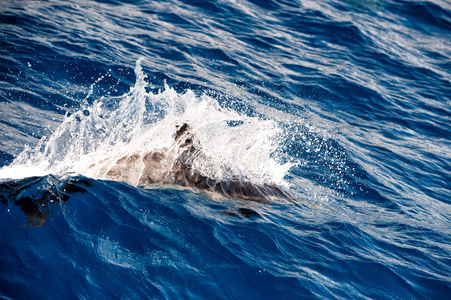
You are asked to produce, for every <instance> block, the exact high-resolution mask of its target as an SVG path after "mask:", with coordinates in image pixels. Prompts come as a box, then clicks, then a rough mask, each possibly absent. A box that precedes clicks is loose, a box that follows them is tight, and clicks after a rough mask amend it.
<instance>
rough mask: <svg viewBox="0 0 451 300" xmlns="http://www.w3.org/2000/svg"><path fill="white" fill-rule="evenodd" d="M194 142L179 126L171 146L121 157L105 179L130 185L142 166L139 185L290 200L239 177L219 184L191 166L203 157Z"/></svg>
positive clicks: (185, 126) (189, 132) (271, 188)
mask: <svg viewBox="0 0 451 300" xmlns="http://www.w3.org/2000/svg"><path fill="white" fill-rule="evenodd" d="M194 140H195V136H194V134H193V133H192V130H191V127H190V126H189V125H188V124H186V123H185V124H183V125H182V126H178V127H177V132H176V134H175V139H174V144H173V145H172V146H171V147H170V148H169V149H162V150H159V151H152V152H148V153H146V154H145V155H139V154H133V155H127V156H124V157H122V158H120V159H118V160H117V161H116V163H115V165H114V166H113V167H111V168H110V169H109V170H107V171H106V173H105V179H107V180H115V181H124V182H127V183H130V184H133V182H131V180H132V178H133V175H135V174H136V172H137V169H139V168H141V169H142V165H144V169H142V171H140V172H141V174H140V177H139V180H138V185H140V186H142V185H149V184H157V185H179V186H183V187H190V188H194V189H198V190H201V191H207V192H213V193H217V194H220V195H223V196H225V197H230V198H239V199H243V200H251V201H258V202H269V201H271V200H275V199H280V200H282V199H285V200H289V199H292V197H291V196H290V195H289V194H288V193H287V192H285V191H283V190H282V189H281V188H279V187H277V186H275V185H270V184H263V185H256V184H253V183H251V182H247V181H242V180H240V179H239V178H236V179H235V178H232V179H229V180H222V181H218V180H215V179H212V178H209V177H206V176H204V175H202V174H201V173H200V172H199V171H198V170H196V169H195V167H194V166H193V160H194V159H195V158H199V157H201V156H202V155H203V154H202V151H201V149H199V147H196V146H195V143H194ZM139 166H140V167H139ZM141 169H140V170H141ZM135 184H136V182H135Z"/></svg>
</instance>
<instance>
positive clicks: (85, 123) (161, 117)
mask: <svg viewBox="0 0 451 300" xmlns="http://www.w3.org/2000/svg"><path fill="white" fill-rule="evenodd" d="M135 74H136V83H135V86H134V87H132V88H131V89H130V91H129V92H128V93H126V94H125V95H123V96H121V97H102V98H100V99H98V100H97V101H95V102H94V103H92V104H91V105H88V104H86V105H85V106H84V107H82V109H80V110H79V111H78V112H76V113H73V114H71V115H68V116H66V118H65V119H64V121H63V123H62V124H61V125H60V127H59V128H58V129H57V130H56V131H55V132H54V133H53V134H52V135H51V136H50V137H49V138H47V139H43V140H41V142H40V143H39V145H38V146H37V147H36V148H34V149H26V150H25V151H23V152H22V153H21V154H20V155H19V156H18V157H17V158H16V159H15V160H14V161H13V163H12V164H11V165H10V166H6V167H4V168H2V169H0V178H4V179H5V178H23V177H29V176H42V175H45V174H55V175H65V174H81V175H85V176H88V177H92V178H98V179H102V177H103V176H104V174H102V172H100V170H99V168H100V166H103V167H105V164H111V165H114V163H115V162H116V161H117V160H118V159H119V158H121V157H123V156H125V155H132V154H145V153H148V152H150V151H155V150H159V149H163V148H167V147H169V146H170V145H171V144H172V143H173V142H174V136H175V132H176V126H180V125H182V124H183V123H187V124H189V125H190V127H191V129H192V131H193V134H194V135H195V136H196V139H197V142H198V143H199V146H200V147H201V149H202V153H203V156H202V157H199V158H198V159H197V160H195V161H194V166H195V167H196V169H198V170H199V171H200V172H201V173H202V174H203V175H204V176H207V177H210V178H214V179H227V178H228V177H231V176H233V177H234V178H237V177H239V178H241V179H246V180H249V181H252V182H254V183H257V184H261V183H274V184H278V185H284V184H285V182H284V176H285V174H286V173H287V171H288V169H289V168H290V167H291V165H290V164H288V163H282V162H280V161H278V159H277V156H278V149H279V145H278V141H277V137H278V136H279V135H280V133H281V132H280V129H279V127H278V126H277V123H276V122H275V121H272V120H263V119H261V118H256V117H249V116H245V115H242V114H239V113H237V112H235V111H233V110H231V109H227V108H223V107H221V106H220V105H219V103H218V102H217V101H216V100H215V99H214V98H212V97H209V96H207V95H202V96H198V95H196V94H195V93H194V92H192V91H190V90H188V91H186V92H185V93H177V92H176V91H175V90H174V89H172V88H170V87H168V86H165V89H164V91H160V92H159V93H156V94H154V93H151V92H148V91H146V87H147V86H148V83H147V81H146V76H145V74H144V73H143V71H142V68H141V60H139V61H138V62H137V64H136V68H135ZM97 166H99V167H97Z"/></svg>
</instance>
